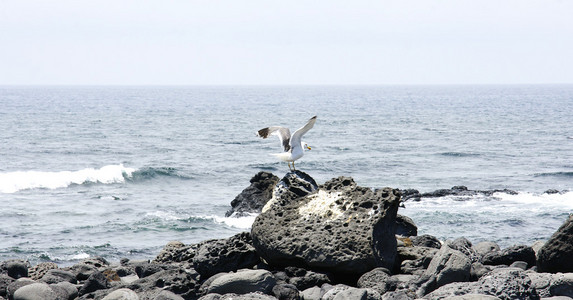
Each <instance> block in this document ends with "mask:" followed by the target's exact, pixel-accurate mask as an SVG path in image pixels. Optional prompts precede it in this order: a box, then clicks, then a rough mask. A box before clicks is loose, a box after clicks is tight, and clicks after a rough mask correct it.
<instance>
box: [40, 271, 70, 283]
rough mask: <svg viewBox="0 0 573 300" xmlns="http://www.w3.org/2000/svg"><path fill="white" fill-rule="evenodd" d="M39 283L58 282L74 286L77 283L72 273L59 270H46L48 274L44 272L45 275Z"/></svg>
mask: <svg viewBox="0 0 573 300" xmlns="http://www.w3.org/2000/svg"><path fill="white" fill-rule="evenodd" d="M41 281H42V282H45V283H47V284H52V283H58V282H69V283H74V284H76V283H77V282H78V281H77V279H76V275H75V274H74V273H72V272H70V271H65V270H61V269H51V270H48V272H46V274H44V276H43V277H42V279H41Z"/></svg>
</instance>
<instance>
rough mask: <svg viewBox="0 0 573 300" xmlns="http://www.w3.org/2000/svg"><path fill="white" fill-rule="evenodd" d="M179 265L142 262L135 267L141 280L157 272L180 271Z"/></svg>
mask: <svg viewBox="0 0 573 300" xmlns="http://www.w3.org/2000/svg"><path fill="white" fill-rule="evenodd" d="M178 268H179V267H178V266H177V265H170V264H158V263H148V262H142V263H138V264H136V265H135V268H134V271H135V274H137V277H139V278H145V277H147V276H150V275H153V274H155V273H157V272H161V271H165V270H172V269H178Z"/></svg>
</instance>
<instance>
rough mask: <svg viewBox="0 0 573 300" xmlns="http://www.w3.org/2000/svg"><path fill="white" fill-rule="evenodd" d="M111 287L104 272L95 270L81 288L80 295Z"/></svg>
mask: <svg viewBox="0 0 573 300" xmlns="http://www.w3.org/2000/svg"><path fill="white" fill-rule="evenodd" d="M109 287H110V284H109V282H108V281H107V278H106V277H105V275H104V274H103V273H102V272H95V273H93V274H91V275H90V277H88V279H87V280H86V281H85V282H84V284H83V285H82V287H81V288H80V289H79V291H78V292H79V295H80V296H82V295H85V294H88V293H92V292H95V291H97V290H104V289H107V288H109Z"/></svg>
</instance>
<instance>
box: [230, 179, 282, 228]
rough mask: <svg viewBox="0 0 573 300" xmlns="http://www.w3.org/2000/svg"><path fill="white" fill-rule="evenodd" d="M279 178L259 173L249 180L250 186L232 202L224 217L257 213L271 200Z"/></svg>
mask: <svg viewBox="0 0 573 300" xmlns="http://www.w3.org/2000/svg"><path fill="white" fill-rule="evenodd" d="M278 181H279V178H278V177H277V176H275V175H273V174H272V173H269V172H264V171H261V172H259V173H257V174H256V175H255V176H253V178H251V185H250V186H248V187H247V188H246V189H244V190H243V191H242V192H241V193H240V194H239V195H237V197H235V199H233V201H231V209H230V210H228V211H227V213H226V214H225V216H226V217H230V216H231V215H234V216H244V215H246V214H248V213H258V212H260V211H261V209H262V208H263V206H265V204H266V203H267V201H269V199H271V196H272V193H273V189H274V187H275V185H276V184H277V182H278Z"/></svg>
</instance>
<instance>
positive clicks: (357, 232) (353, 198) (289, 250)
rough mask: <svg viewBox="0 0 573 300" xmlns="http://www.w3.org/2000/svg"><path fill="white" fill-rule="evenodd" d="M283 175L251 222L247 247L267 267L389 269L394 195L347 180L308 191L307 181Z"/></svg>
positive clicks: (355, 271)
mask: <svg viewBox="0 0 573 300" xmlns="http://www.w3.org/2000/svg"><path fill="white" fill-rule="evenodd" d="M302 175H303V173H302V172H300V171H297V172H296V173H289V174H287V175H286V176H285V178H283V179H282V180H281V182H279V183H278V184H277V188H275V190H274V192H273V193H274V194H273V199H272V200H270V201H269V202H268V203H267V205H266V206H265V208H263V212H262V213H261V214H260V215H259V216H258V217H257V218H256V219H255V222H254V223H253V226H252V230H251V233H252V237H253V245H254V247H255V249H256V250H257V252H258V253H259V255H260V256H261V258H263V259H264V260H265V261H266V262H267V263H268V264H269V265H272V266H299V267H306V268H311V269H317V270H326V271H331V272H333V273H343V274H349V276H352V275H351V274H354V275H360V274H363V273H365V272H367V271H369V270H371V269H373V268H375V267H379V266H383V267H387V268H390V269H391V268H392V267H393V264H394V260H395V257H396V238H395V235H394V232H395V226H396V213H397V210H398V204H399V201H400V193H399V191H398V190H395V189H391V188H385V189H380V190H375V191H373V190H372V189H369V188H364V187H360V186H358V185H357V184H356V183H355V182H354V180H353V179H352V178H349V177H339V178H335V179H332V180H330V181H328V182H326V183H324V184H323V185H321V186H320V188H318V189H317V190H313V189H312V186H313V182H314V180H312V181H308V178H306V177H309V176H308V175H306V176H302Z"/></svg>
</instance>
